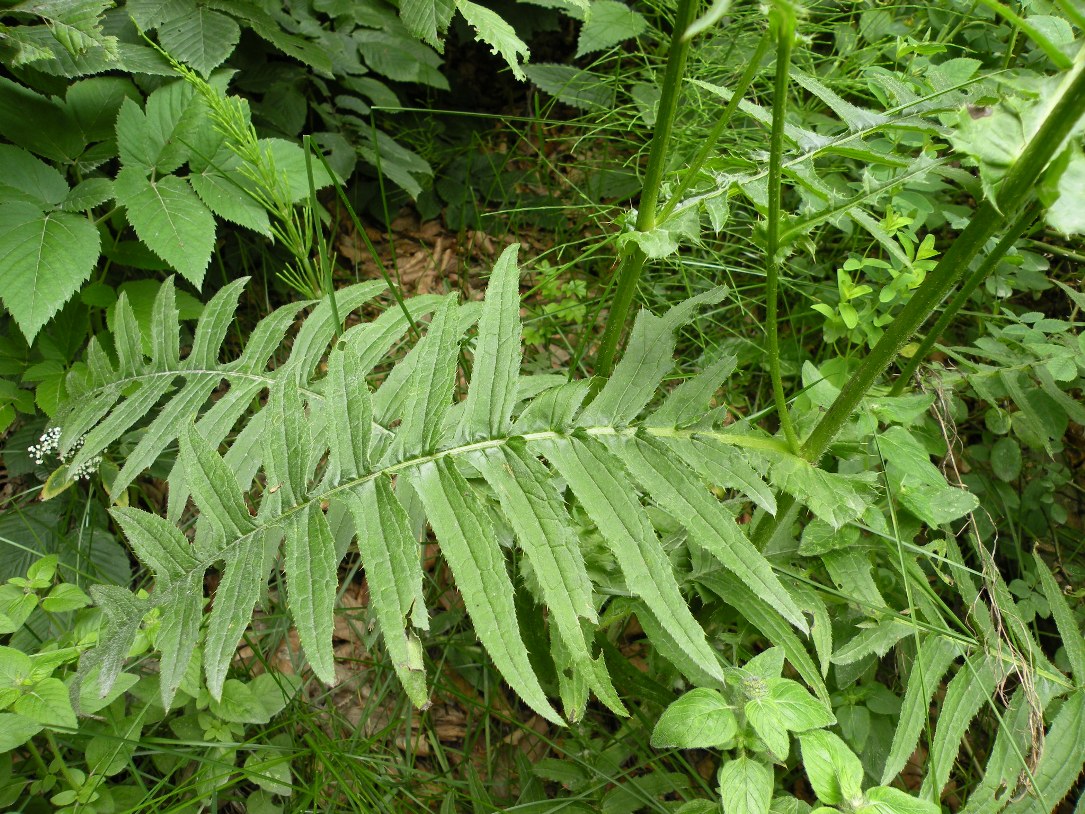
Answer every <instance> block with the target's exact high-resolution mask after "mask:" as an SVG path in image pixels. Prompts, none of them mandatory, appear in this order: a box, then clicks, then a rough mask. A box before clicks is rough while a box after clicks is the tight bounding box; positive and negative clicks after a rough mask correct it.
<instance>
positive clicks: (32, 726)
mask: <svg viewBox="0 0 1085 814" xmlns="http://www.w3.org/2000/svg"><path fill="white" fill-rule="evenodd" d="M44 728H45V727H44V725H42V724H40V723H38V722H37V721H34V720H31V719H30V718H27V717H24V716H22V715H16V714H15V713H13V712H0V754H3V753H5V752H10V751H11V750H12V749H17V748H18V747H20V746H22V745H23V744H24V743H26V742H27V741H28V740H30V739H31V738H32V737H34V736H35V735H37V734H38V733H39V732H41V731H42V730H43V729H44Z"/></svg>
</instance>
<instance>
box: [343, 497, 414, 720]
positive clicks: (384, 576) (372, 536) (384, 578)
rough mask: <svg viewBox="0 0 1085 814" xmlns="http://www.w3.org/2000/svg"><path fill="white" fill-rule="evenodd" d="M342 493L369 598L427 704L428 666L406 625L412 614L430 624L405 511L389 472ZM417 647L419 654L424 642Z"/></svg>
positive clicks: (407, 680) (402, 671)
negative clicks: (355, 536)
mask: <svg viewBox="0 0 1085 814" xmlns="http://www.w3.org/2000/svg"><path fill="white" fill-rule="evenodd" d="M341 499H342V500H344V501H345V502H346V504H347V507H348V508H349V509H350V512H351V515H352V516H353V518H354V527H355V528H356V529H357V530H358V550H359V552H360V554H361V557H362V566H363V567H364V568H365V574H366V583H367V584H368V586H369V601H370V603H371V604H372V605H373V610H374V613H375V614H376V617H377V624H378V625H380V628H381V634H382V635H383V636H384V642H385V646H386V647H387V648H388V653H389V655H390V656H391V659H392V667H393V668H395V671H396V675H397V676H399V680H400V682H401V683H402V684H403V687H404V689H405V690H406V691H407V695H408V696H409V697H410V699H411V701H413V702H414V703H415V705H417V706H419V707H423V708H425V707H426V706H428V704H429V693H428V691H427V689H426V674H425V669H424V665H423V664H421V663H420V658H418V657H416V656H415V655H414V650H415V642H416V641H417V640H413V639H412V636H413V634H412V633H411V632H410V631H409V630H407V629H406V627H407V624H408V622H407V620H408V618H410V619H411V621H412V623H413V624H414V626H415V627H418V628H422V629H426V628H428V626H429V625H428V622H427V619H426V612H425V605H424V603H425V600H424V598H423V596H422V565H421V562H420V560H419V545H418V543H417V541H415V540H414V539H413V538H412V537H411V533H410V527H409V525H408V522H407V515H406V513H405V512H404V511H403V507H402V506H401V505H400V503H399V501H398V500H397V499H396V497H395V495H394V494H393V493H392V488H391V485H390V483H389V480H388V478H386V477H383V476H382V477H378V478H375V479H373V480H369V481H366V482H365V483H363V484H361V486H359V487H358V488H357V489H354V490H348V491H346V492H344V493H343V494H342V497H341ZM417 651H418V655H419V656H420V654H421V648H420V646H419V647H418V648H417Z"/></svg>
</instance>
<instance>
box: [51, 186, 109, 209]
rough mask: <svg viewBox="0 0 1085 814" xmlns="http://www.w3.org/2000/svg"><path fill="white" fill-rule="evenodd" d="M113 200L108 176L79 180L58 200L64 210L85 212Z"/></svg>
mask: <svg viewBox="0 0 1085 814" xmlns="http://www.w3.org/2000/svg"><path fill="white" fill-rule="evenodd" d="M111 200H113V182H112V181H111V180H109V179H108V178H88V179H86V180H85V181H80V182H79V183H78V184H76V185H75V186H74V187H73V188H72V189H71V191H70V192H69V193H68V194H67V195H66V196H65V197H64V200H63V201H61V202H60V208H61V209H63V210H64V211H65V212H85V211H87V210H88V209H93V208H94V207H96V206H101V205H102V204H104V203H105V202H106V201H111Z"/></svg>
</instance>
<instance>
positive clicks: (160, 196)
mask: <svg viewBox="0 0 1085 814" xmlns="http://www.w3.org/2000/svg"><path fill="white" fill-rule="evenodd" d="M114 191H115V193H116V196H117V203H118V204H120V205H121V206H123V207H125V209H126V210H127V216H128V222H129V223H131V224H132V227H133V228H134V229H135V230H136V234H137V235H138V236H139V239H140V240H142V241H143V242H144V243H145V244H146V245H147V247H148V248H149V249H151V251H153V252H154V253H155V254H157V255H158V256H159V257H161V258H162V259H163V260H165V261H166V262H167V263H169V264H170V265H171V266H173V267H174V268H175V269H177V271H179V272H180V273H181V275H182V276H183V277H184V278H185V279H186V280H188V281H189V282H190V283H192V284H193V285H194V286H196V287H197V288H199V287H200V286H202V285H203V276H204V273H205V272H206V271H207V265H208V263H210V262H211V252H212V251H213V250H214V248H215V218H214V217H213V216H212V215H211V213H210V212H209V211H208V210H207V207H206V206H204V205H203V203H202V202H201V201H200V199H199V198H198V197H197V196H196V193H194V192H193V191H192V187H190V186H189V184H188V182H187V181H185V180H184V179H183V178H178V177H176V176H173V175H166V176H163V177H161V178H157V179H154V180H152V179H151V178H149V177H147V176H146V175H145V174H144V171H143V170H141V169H139V168H137V167H124V168H122V169H121V171H120V172H119V173H117V179H116V181H115V183H114Z"/></svg>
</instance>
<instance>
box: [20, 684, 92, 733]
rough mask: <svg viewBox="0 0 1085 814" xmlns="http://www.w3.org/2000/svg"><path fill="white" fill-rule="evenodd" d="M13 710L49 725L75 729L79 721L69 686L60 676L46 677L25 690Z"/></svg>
mask: <svg viewBox="0 0 1085 814" xmlns="http://www.w3.org/2000/svg"><path fill="white" fill-rule="evenodd" d="M11 711H12V712H14V713H15V714H17V715H22V716H23V717H25V718H29V719H30V720H31V721H35V722H37V723H39V724H42V725H44V726H49V727H65V728H69V729H75V727H76V725H77V721H76V718H75V710H73V709H72V702H71V700H70V699H69V697H68V688H67V687H65V686H64V682H63V681H61V680H60V679H59V678H46V679H42V680H41V681H38V682H37V683H35V684H34V685H32V686H30V687H27V688H26V689H24V690H23V694H22V695H21V696H20V697H19V699H18V700H17V701H16V702H15V703H14V704H12V705H11Z"/></svg>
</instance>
